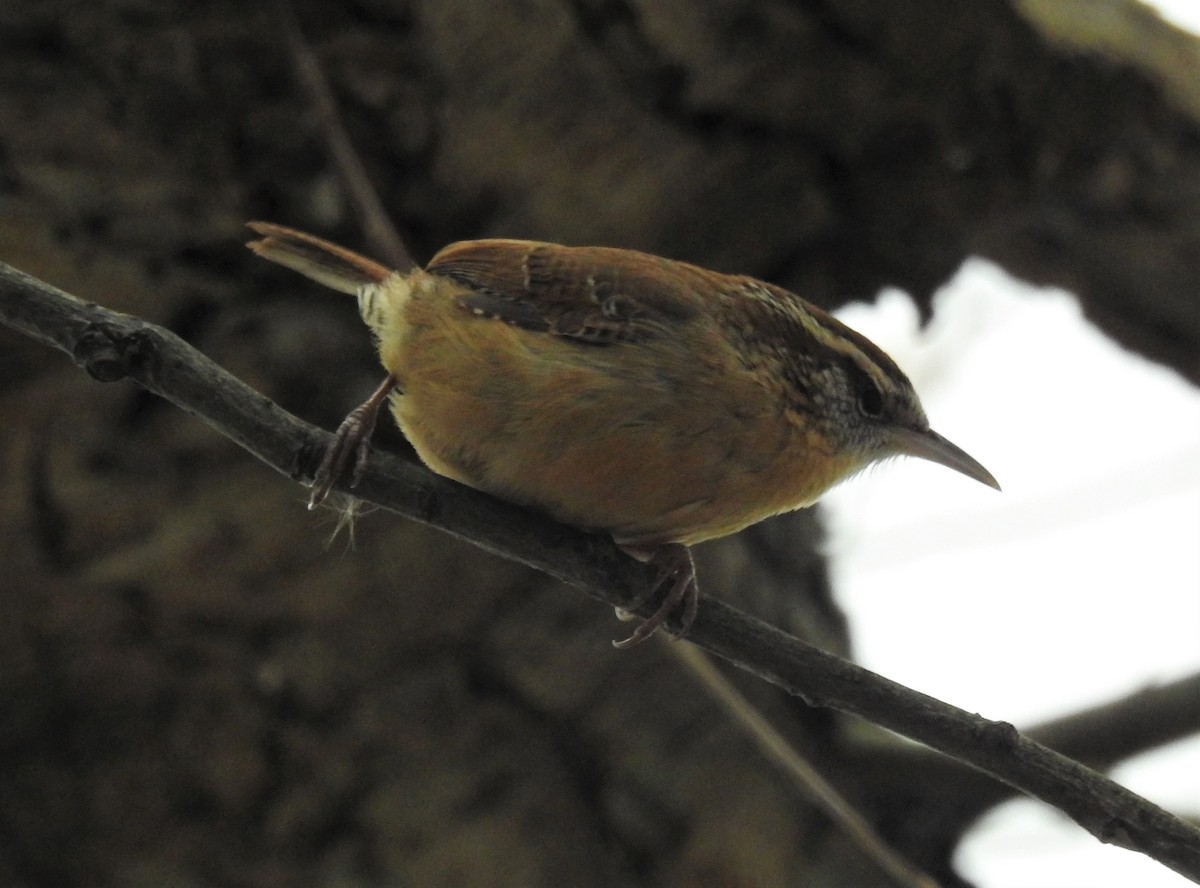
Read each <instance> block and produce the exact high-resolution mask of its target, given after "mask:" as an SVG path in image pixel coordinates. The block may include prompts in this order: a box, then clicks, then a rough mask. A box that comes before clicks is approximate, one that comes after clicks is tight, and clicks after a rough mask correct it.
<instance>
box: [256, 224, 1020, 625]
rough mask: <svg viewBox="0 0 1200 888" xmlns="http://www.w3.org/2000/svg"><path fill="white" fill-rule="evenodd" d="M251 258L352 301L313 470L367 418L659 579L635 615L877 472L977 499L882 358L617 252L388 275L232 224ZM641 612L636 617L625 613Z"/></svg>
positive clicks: (370, 425) (663, 605)
mask: <svg viewBox="0 0 1200 888" xmlns="http://www.w3.org/2000/svg"><path fill="white" fill-rule="evenodd" d="M248 226H249V227H250V228H251V229H252V230H253V231H254V232H255V233H256V234H257V235H258V236H259V237H258V239H257V240H254V241H251V242H250V243H249V244H248V245H247V246H249V247H250V249H251V250H253V251H254V252H255V253H257V254H258V255H259V256H261V257H263V258H265V259H268V260H270V261H272V262H275V263H277V264H279V265H282V266H284V267H287V268H290V269H292V270H293V271H297V272H299V273H301V274H303V275H305V276H306V277H308V278H310V279H312V280H315V281H317V282H318V283H321V284H324V285H326V286H328V287H331V288H332V289H334V290H337V291H340V292H343V293H347V294H349V295H352V296H355V297H356V298H357V301H358V308H359V313H360V314H361V316H362V319H363V321H364V322H365V323H366V325H367V326H368V327H369V328H370V330H371V332H372V334H373V337H374V341H375V344H376V347H377V349H378V352H379V357H380V361H381V363H382V364H383V367H384V369H385V370H386V372H387V376H386V377H385V379H384V380H383V382H382V383H381V384H380V386H379V387H378V388H377V389H376V391H375V392H374V394H372V396H371V397H370V398H369V399H368V400H367V401H366V402H365V403H364V404H362V405H360V406H359V407H357V408H355V410H353V411H351V412H350V414H349V415H348V416H347V417H346V420H345V421H344V422H343V423H342V425H341V427H340V428H339V429H338V432H337V434H336V436H335V439H334V443H333V444H332V445H331V446H330V447H329V449H328V450H327V451H326V453H325V455H324V459H323V460H322V462H321V464H320V466H319V467H318V469H317V471H316V473H315V476H314V480H313V488H312V494H311V498H310V503H309V505H310V508H311V507H314V506H315V505H317V504H318V503H320V502H321V501H322V500H323V499H324V498H325V497H326V495H327V494H328V492H329V491H330V489H331V488H332V486H333V485H334V484H335V483H337V482H338V481H339V480H340V478H341V477H342V476H344V475H345V473H346V472H347V471H348V470H350V471H351V473H352V477H351V480H350V483H351V485H353V484H354V483H355V482H356V481H357V480H358V477H359V476H360V475H361V474H362V472H363V469H364V467H365V465H366V461H367V458H368V452H369V444H368V442H369V439H370V436H371V433H372V431H373V429H374V427H375V422H376V417H377V415H378V413H379V411H380V410H381V409H382V408H383V406H384V405H385V404H388V405H389V406H390V408H391V413H392V415H393V416H394V418H395V420H396V422H397V424H398V425H399V427H400V429H401V431H402V432H403V433H404V435H405V437H406V438H407V439H408V441H409V442H410V443H411V444H412V446H413V448H414V449H415V450H416V452H417V455H418V456H419V457H420V459H421V460H422V461H423V462H424V464H425V465H426V466H427V467H428V468H429V469H431V470H432V471H434V472H435V473H437V474H439V475H442V476H444V477H447V478H450V479H453V480H455V481H458V482H461V483H463V484H466V485H468V486H470V487H473V488H475V489H477V490H481V491H484V492H486V493H489V494H492V495H494V496H497V497H499V498H501V499H504V500H507V501H510V502H513V503H516V504H519V505H521V506H525V507H527V508H530V509H534V510H536V511H539V512H541V513H543V514H545V515H548V516H550V517H551V518H553V519H555V520H557V521H559V522H562V523H565V524H569V525H573V526H575V527H578V528H581V529H583V530H585V531H589V532H595V533H603V534H607V535H609V536H611V538H612V539H613V541H614V542H615V543H616V544H617V545H618V546H619V547H620V548H621V549H623V550H624V551H625V552H627V553H629V554H630V555H632V556H633V557H635V558H638V559H639V560H642V561H647V562H651V563H653V564H654V565H655V567H656V569H657V574H656V576H658V578H659V579H658V581H657V582H656V583H655V584H654V585H653V586H652V587H651V588H650V589H648V590H647V591H646V594H645V596H644V597H648V596H650V595H655V596H658V595H661V602H660V603H659V605H658V607H657V609H655V610H654V611H653V612H652V613H651V614H650V616H648V617H646V618H645V619H644V620H642V622H641V623H640V624H639V625H638V626H637V627H636V629H635V630H634V631H633V633H632V634H631V635H630V636H629V637H628V638H625V639H623V640H621V641H614V642H613V643H614V645H616V646H617V647H621V648H625V647H630V646H632V645H634V644H637V643H639V642H641V641H643V640H645V639H646V638H649V637H650V636H651V635H653V634H654V633H655V631H656V630H657V629H658V628H659V627H660V626H662V625H663V624H664V622H666V621H667V620H668V618H670V617H672V616H673V615H674V616H675V617H676V618H677V619H676V620H675V621H674V622H675V623H677V624H678V628H677V629H676V630H675V631H674V633H673V634H674V636H675V637H682V636H683V635H686V633H687V631H688V629H689V628H690V627H691V624H692V622H693V620H694V619H695V615H696V613H697V609H698V606H699V605H698V602H699V588H698V582H697V578H696V569H695V563H694V561H693V559H692V556H691V547H692V546H694V545H695V544H697V543H700V542H703V541H705V540H710V539H716V538H718V537H723V536H727V535H730V534H733V533H736V532H737V531H739V530H742V529H743V528H746V527H748V526H750V525H752V524H756V523H757V522H759V521H762V520H764V519H766V518H768V517H771V516H772V515H776V514H780V513H782V512H787V511H791V510H794V509H798V508H803V507H806V506H810V505H812V504H813V503H815V502H816V501H817V500H818V499H819V498H820V497H821V496H822V495H823V494H824V493H825V492H826V491H828V490H829V489H830V488H831V487H833V486H834V485H836V484H838V483H839V482H841V481H843V480H844V479H846V478H848V477H850V476H852V475H854V474H855V473H857V472H859V471H861V470H862V469H864V468H866V467H867V466H869V465H872V464H873V463H877V462H879V461H881V460H884V459H887V458H890V457H894V456H902V455H907V456H915V457H920V458H923V459H926V460H931V461H933V462H935V463H939V464H941V465H943V466H946V467H948V468H951V469H953V470H955V471H957V472H960V473H962V474H964V475H966V476H967V477H969V478H973V479H975V480H976V481H979V482H981V483H983V484H986V485H988V486H989V487H993V488H995V489H997V490H999V489H1000V485H999V484H998V483H997V482H996V479H995V478H994V477H993V476H992V474H991V473H990V472H988V470H987V469H985V468H984V467H983V466H982V465H981V464H980V463H979V462H978V461H976V460H975V459H974V458H973V457H971V456H970V455H968V454H967V453H966V452H965V451H964V450H962V449H961V448H959V447H958V446H956V445H955V444H952V443H951V442H950V441H949V440H947V439H946V438H944V437H942V436H941V435H939V434H937V433H936V432H934V431H933V430H932V429H931V428H930V425H929V421H928V419H927V418H926V415H925V411H924V409H923V408H922V406H921V402H920V399H919V398H918V396H917V393H916V391H915V390H914V388H913V385H912V383H911V382H910V381H909V379H908V377H907V376H905V375H904V373H903V372H902V371H901V370H900V368H899V367H898V366H897V365H896V363H895V362H894V361H893V360H892V359H891V358H890V357H888V355H887V354H885V353H884V351H883V350H882V349H880V348H879V347H878V346H876V345H875V344H874V343H872V342H871V341H870V340H868V339H867V338H866V337H865V336H862V335H861V334H859V333H857V332H855V331H854V330H852V329H850V328H849V327H847V326H846V325H845V324H843V323H842V322H840V321H839V320H837V319H836V318H834V317H833V316H831V315H830V314H828V313H827V312H825V311H823V310H822V309H820V308H819V307H817V306H816V305H813V304H812V303H810V302H808V301H806V300H805V299H803V298H801V297H800V296H798V295H796V294H794V293H791V292H789V291H788V290H785V289H783V288H782V287H779V286H776V285H773V284H770V283H767V282H765V281H760V280H756V279H755V278H752V277H748V276H745V275H733V274H725V273H721V272H716V271H711V270H708V269H705V268H701V267H699V266H696V265H692V264H689V263H686V262H680V261H676V260H672V259H667V258H663V257H659V256H654V255H651V254H648V253H643V252H639V251H636V250H629V249H619V248H615V247H596V246H584V247H578V246H563V245H559V244H553V243H545V242H540V241H526V240H507V239H485V240H467V241H460V242H457V243H453V244H450V245H449V246H447V247H445V248H444V249H442V250H441V251H440V252H438V253H437V254H436V255H435V256H434V257H433V258H432V259H431V260H430V261H429V262H428V264H426V265H425V267H424V268H421V267H413V268H411V269H402V270H397V269H392V268H389V267H387V266H386V265H382V264H380V263H378V262H375V261H374V260H372V259H369V258H367V257H365V256H362V255H359V254H358V253H355V252H353V251H351V250H348V249H346V248H345V247H341V246H338V245H336V244H333V243H331V242H329V241H326V240H324V239H322V238H319V237H316V236H314V235H311V234H307V233H305V232H302V231H298V230H296V229H293V228H288V227H285V226H282V225H276V224H274V223H269V222H250V223H248ZM645 604H646V601H644V600H638V601H635V602H634V603H633V604H632V605H631V608H632V609H637V608H639V607H642V606H643V605H645Z"/></svg>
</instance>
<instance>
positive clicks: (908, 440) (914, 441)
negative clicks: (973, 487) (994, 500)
mask: <svg viewBox="0 0 1200 888" xmlns="http://www.w3.org/2000/svg"><path fill="white" fill-rule="evenodd" d="M889 434H890V437H891V439H892V443H893V444H894V445H895V447H896V450H897V451H898V452H899V453H903V454H905V455H907V456H919V457H920V458H921V459H927V460H930V461H932V462H935V463H940V464H941V465H943V466H946V467H947V468H950V469H954V470H955V471H956V472H962V473H963V474H964V475H966V476H967V477H968V478H974V479H975V480H976V481H978V482H980V483H981V484H986V485H987V486H988V487H994V488H995V489H996V490H999V489H1000V485H999V483H998V482H997V481H996V479H995V478H993V477H992V473H991V472H989V471H988V470H987V469H985V468H984V467H983V466H981V465H980V464H979V463H978V462H977V461H976V460H975V458H974V457H972V456H971V455H970V454H968V453H967V452H966V451H965V450H963V449H962V448H961V447H959V446H958V445H956V444H951V443H950V442H949V441H947V440H946V439H945V438H943V437H942V436H941V435H939V434H938V433H937V432H935V431H933V430H932V429H926V430H925V431H923V432H922V431H917V430H916V429H892V430H891V431H890V433H889Z"/></svg>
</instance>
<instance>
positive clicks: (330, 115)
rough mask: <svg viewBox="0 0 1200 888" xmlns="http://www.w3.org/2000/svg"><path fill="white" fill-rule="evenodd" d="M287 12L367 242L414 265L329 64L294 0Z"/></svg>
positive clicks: (296, 51)
mask: <svg viewBox="0 0 1200 888" xmlns="http://www.w3.org/2000/svg"><path fill="white" fill-rule="evenodd" d="M279 5H280V7H281V8H282V18H283V20H284V28H285V30H286V32H287V38H288V48H289V49H290V50H291V53H292V59H293V61H294V62H295V65H296V73H297V76H298V77H299V79H300V83H301V85H302V86H303V87H304V90H305V92H306V93H307V94H308V99H309V102H310V103H311V104H312V106H313V108H314V109H315V110H316V117H317V124H318V126H320V128H321V135H322V137H323V138H324V139H325V144H326V145H327V146H328V148H329V152H330V154H332V155H333V166H334V169H336V170H337V171H338V172H339V173H340V174H341V176H342V181H343V182H344V184H345V186H346V190H347V191H348V192H349V194H350V199H351V200H352V201H353V202H354V205H355V208H356V209H357V210H358V215H359V218H361V219H362V221H363V228H364V231H365V234H366V238H367V243H368V244H369V245H370V246H371V248H372V250H373V251H374V252H375V254H376V255H377V256H379V257H380V258H381V259H383V260H385V261H387V262H388V263H389V264H390V265H391V266H392V268H394V269H397V270H398V271H409V270H410V269H412V268H414V267H415V266H416V264H417V263H416V262H415V261H414V260H413V257H412V255H411V254H410V253H409V251H408V248H407V247H406V246H405V244H404V239H403V238H402V237H400V232H399V231H397V230H396V227H395V226H394V225H393V224H392V219H391V216H389V215H388V212H387V210H385V209H384V206H383V201H381V200H380V199H379V192H378V191H377V190H376V188H375V186H374V185H372V184H371V177H370V175H369V174H368V173H367V169H366V167H365V166H363V162H362V159H361V158H360V157H359V155H358V152H357V151H355V150H354V145H353V144H352V143H351V142H350V137H349V136H348V135H347V134H346V127H345V126H344V125H343V124H342V119H341V117H340V116H339V115H338V109H337V103H336V102H335V101H334V99H333V89H332V88H331V87H330V85H329V78H327V77H326V76H325V69H324V68H323V67H322V66H321V64H320V63H319V62H318V61H317V56H316V54H315V53H314V52H313V51H312V47H310V46H309V45H308V41H307V40H305V39H304V32H303V31H301V30H300V23H299V22H298V21H297V19H296V13H295V10H294V9H293V8H292V5H291V3H290V2H286V0H282V2H280V4H279Z"/></svg>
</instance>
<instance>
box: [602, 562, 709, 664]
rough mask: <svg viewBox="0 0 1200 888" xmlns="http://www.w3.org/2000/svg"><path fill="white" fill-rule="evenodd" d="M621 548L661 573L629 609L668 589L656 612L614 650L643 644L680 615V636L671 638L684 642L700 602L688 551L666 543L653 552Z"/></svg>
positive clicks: (618, 642) (693, 564)
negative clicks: (676, 615) (683, 639)
mask: <svg viewBox="0 0 1200 888" xmlns="http://www.w3.org/2000/svg"><path fill="white" fill-rule="evenodd" d="M621 548H622V550H624V551H625V552H627V553H629V554H630V555H632V556H633V557H634V558H636V559H638V560H639V561H648V562H650V563H651V564H654V565H655V566H656V567H658V569H659V571H660V573H659V575H658V579H657V580H655V581H654V585H652V586H650V587H649V588H648V589H646V590H645V591H644V592H642V593H641V594H640V595H638V596H637V598H635V599H634V601H633V602H632V607H633V608H637V607H640V606H641V605H642V604H644V603H645V602H646V601H647V600H648V599H649V598H650V597H651V596H654V595H657V594H658V593H659V591H660V590H661V589H662V588H663V587H664V586H666V588H667V594H666V595H665V596H663V600H662V604H660V605H659V606H658V610H656V611H655V612H654V613H652V614H651V615H650V616H649V617H647V618H646V619H644V620H642V622H641V623H639V624H638V627H637V628H636V629H634V630H633V634H632V635H630V636H629V637H628V638H625V639H622V640H621V641H614V642H613V647H615V648H622V649H624V648H628V647H632V646H633V645H635V644H638V643H639V642H642V641H645V640H646V639H647V638H649V637H650V636H651V635H653V634H654V633H655V632H656V631H657V630H658V627H659V626H661V625H662V624H663V622H664V621H665V620H666V619H667V618H668V617H670V616H671V615H672V614H673V613H676V612H678V613H679V634H678V635H675V636H674V637H675V638H683V637H684V636H685V635H687V633H688V630H689V629H691V628H692V623H693V622H694V621H695V619H696V610H697V608H698V606H699V600H700V589H699V587H698V586H697V584H696V563H695V562H694V561H693V560H692V553H691V550H690V549H688V547H687V546H684V545H682V544H680V543H668V544H666V545H662V546H656V547H654V548H652V549H651V548H639V547H637V546H622V547H621ZM622 613H625V611H624V610H623V609H621V610H618V611H617V614H618V616H620V615H621V614H622Z"/></svg>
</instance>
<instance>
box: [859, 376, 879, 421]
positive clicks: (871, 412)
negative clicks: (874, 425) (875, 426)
mask: <svg viewBox="0 0 1200 888" xmlns="http://www.w3.org/2000/svg"><path fill="white" fill-rule="evenodd" d="M858 409H859V412H860V413H862V415H863V416H872V417H874V416H878V415H879V414H881V413H882V412H883V394H882V393H881V392H880V391H879V389H877V388H876V387H875V386H874V385H872V384H871V383H869V382H868V383H867V384H866V385H864V386H863V387H862V388H861V389H859V392H858Z"/></svg>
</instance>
